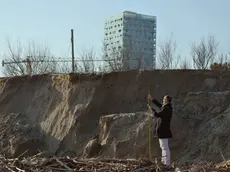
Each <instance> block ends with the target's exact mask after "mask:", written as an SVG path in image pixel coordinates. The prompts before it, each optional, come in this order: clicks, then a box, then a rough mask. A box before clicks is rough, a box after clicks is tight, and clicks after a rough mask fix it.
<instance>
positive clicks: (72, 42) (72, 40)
mask: <svg viewBox="0 0 230 172" xmlns="http://www.w3.org/2000/svg"><path fill="white" fill-rule="evenodd" d="M71 45H72V72H73V73H74V34H73V29H71Z"/></svg>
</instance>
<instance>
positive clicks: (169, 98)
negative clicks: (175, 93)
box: [166, 95, 172, 103]
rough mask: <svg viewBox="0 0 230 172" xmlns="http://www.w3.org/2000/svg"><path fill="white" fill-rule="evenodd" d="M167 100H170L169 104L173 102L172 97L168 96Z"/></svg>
mask: <svg viewBox="0 0 230 172" xmlns="http://www.w3.org/2000/svg"><path fill="white" fill-rule="evenodd" d="M166 98H167V100H168V102H169V103H171V102H172V97H170V96H169V95H166Z"/></svg>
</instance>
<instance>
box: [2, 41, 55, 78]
mask: <svg viewBox="0 0 230 172" xmlns="http://www.w3.org/2000/svg"><path fill="white" fill-rule="evenodd" d="M6 43H7V48H8V51H7V53H6V55H5V58H4V62H5V66H4V68H3V73H4V74H5V75H6V76H20V75H27V74H28V67H29V66H28V61H30V62H31V68H32V71H31V72H32V74H44V73H52V72H55V71H56V67H57V66H56V62H55V61H54V59H53V57H51V53H50V49H49V48H48V46H44V45H43V46H41V45H39V44H36V43H35V42H34V41H29V42H28V44H27V46H23V45H22V44H21V42H20V40H18V41H17V44H16V46H13V44H12V43H11V42H10V40H9V39H7V40H6Z"/></svg>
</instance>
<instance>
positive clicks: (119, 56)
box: [102, 40, 143, 71]
mask: <svg viewBox="0 0 230 172" xmlns="http://www.w3.org/2000/svg"><path fill="white" fill-rule="evenodd" d="M133 49H134V47H133V46H132V43H131V41H130V40H128V41H127V42H125V46H124V47H121V46H118V47H117V46H108V44H106V43H105V42H103V49H102V53H103V56H102V57H103V60H104V61H105V63H106V68H107V71H123V70H130V69H140V68H142V67H143V65H142V64H143V54H142V53H135V54H133Z"/></svg>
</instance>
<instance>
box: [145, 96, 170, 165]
mask: <svg viewBox="0 0 230 172" xmlns="http://www.w3.org/2000/svg"><path fill="white" fill-rule="evenodd" d="M148 99H149V100H151V101H152V102H153V103H154V104H155V105H156V106H157V107H158V108H160V111H159V112H157V111H156V110H155V109H153V108H152V107H151V106H150V105H148V106H149V108H150V109H151V110H152V112H153V113H154V116H155V117H157V118H161V122H160V125H159V126H158V127H157V136H158V138H159V144H160V148H161V150H162V159H161V162H162V163H163V164H164V165H165V166H166V167H168V168H171V165H170V164H171V162H170V161H171V160H170V158H171V157H170V156H171V155H170V149H169V144H168V140H169V139H170V138H172V132H171V129H170V122H171V119H172V113H173V108H172V104H171V102H172V98H171V97H170V96H168V95H165V96H164V98H163V105H162V104H161V103H159V102H158V101H157V100H156V99H153V98H152V96H151V95H149V96H148Z"/></svg>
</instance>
